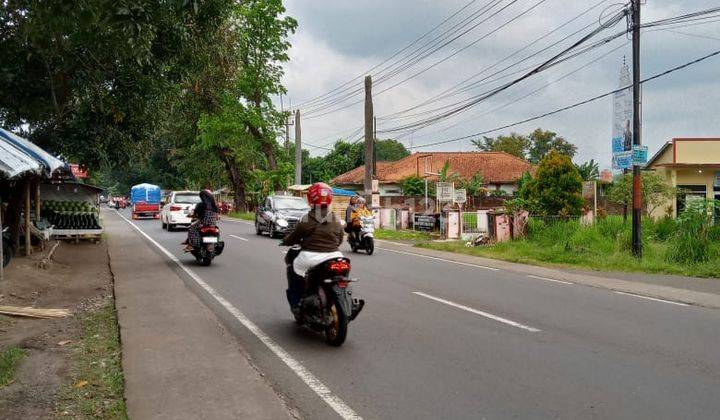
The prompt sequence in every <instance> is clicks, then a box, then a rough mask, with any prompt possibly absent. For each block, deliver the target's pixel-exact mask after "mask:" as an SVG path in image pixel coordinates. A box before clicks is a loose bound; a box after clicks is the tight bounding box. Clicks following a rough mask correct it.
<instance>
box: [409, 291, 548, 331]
mask: <svg viewBox="0 0 720 420" xmlns="http://www.w3.org/2000/svg"><path fill="white" fill-rule="evenodd" d="M413 293H414V294H416V295H418V296H422V297H424V298H427V299H431V300H434V301H436V302H440V303H444V304H446V305H450V306H453V307H455V308H458V309H462V310H463V311H468V312H472V313H474V314H476V315H480V316H484V317H485V318H490V319H492V320H495V321H498V322H502V323H503V324H507V325H512V326H513V327H517V328H520V329H523V330H526V331H530V332H541V331H542V330H539V329H537V328H533V327H528V326H527V325H523V324H520V323H518V322H515V321H511V320H509V319H506V318H503V317H499V316H497V315H493V314H491V313H488V312H483V311H479V310H477V309H474V308H471V307H469V306H465V305H461V304H459V303H455V302H451V301H449V300H445V299H443V298H439V297H436V296H432V295H428V294H426V293H423V292H413Z"/></svg>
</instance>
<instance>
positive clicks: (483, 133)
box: [414, 50, 720, 148]
mask: <svg viewBox="0 0 720 420" xmlns="http://www.w3.org/2000/svg"><path fill="white" fill-rule="evenodd" d="M718 55H720V50H717V51H715V52H712V53H710V54H707V55H705V56H702V57H700V58H697V59H695V60H693V61H689V62H687V63H685V64H682V65H679V66H676V67H673V68H671V69H668V70H666V71H664V72H662V73H658V74H656V75H654V76H651V77H648V78H646V79H643V80H641V81H640V83H641V84H644V83H647V82H650V81H653V80H655V79H659V78H661V77H664V76H667V75H669V74H671V73H675V72H677V71H680V70H683V69H685V68H688V67H690V66H693V65H695V64H698V63H700V62H702V61H705V60H707V59H709V58H712V57H715V56H718ZM630 87H632V85H628V86H624V87H622V88H619V89H615V90H613V91H610V92H606V93H603V94H602V95H598V96H594V97H592V98H589V99H585V100H583V101H580V102H576V103H574V104H572V105H568V106H566V107H563V108H559V109H556V110H554V111H551V112H546V113H544V114H541V115H536V116H534V117H530V118H527V119H524V120H522V121H518V122H514V123H512V124H506V125H503V126H501V127H496V128H493V129H490V130H485V131H480V132H478V133H473V134H470V135H467V136H462V137H456V138H452V139H448V140H442V141H437V142H433V143H427V144H422V145H419V146H414V147H415V148H425V147H432V146H438V145H441V144H447V143H452V142H456V141H460V140H467V139H469V138H473V137H478V136H482V135H485V134H490V133H493V132H495V131H500V130H504V129H507V128H512V127H515V126H518V125H521V124H525V123H528V122H532V121H536V120H539V119H542V118H545V117H549V116H551V115H555V114H559V113H561V112H564V111H568V110H570V109H573V108H577V107H579V106H582V105H586V104H589V103H591V102H595V101H597V100H600V99H603V98H607V97H608V96H611V95H614V94H615V93H618V92H622V91H624V90H626V89H628V88H630Z"/></svg>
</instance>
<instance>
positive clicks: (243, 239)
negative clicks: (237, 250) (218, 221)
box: [229, 235, 248, 242]
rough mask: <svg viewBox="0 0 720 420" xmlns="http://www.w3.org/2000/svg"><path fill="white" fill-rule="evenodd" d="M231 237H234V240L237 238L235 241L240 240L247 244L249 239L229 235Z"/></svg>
mask: <svg viewBox="0 0 720 420" xmlns="http://www.w3.org/2000/svg"><path fill="white" fill-rule="evenodd" d="M229 236H232V237H233V238H235V239H240V240H241V241H245V242H247V241H248V240H247V239H245V238H242V237H240V236H237V235H229Z"/></svg>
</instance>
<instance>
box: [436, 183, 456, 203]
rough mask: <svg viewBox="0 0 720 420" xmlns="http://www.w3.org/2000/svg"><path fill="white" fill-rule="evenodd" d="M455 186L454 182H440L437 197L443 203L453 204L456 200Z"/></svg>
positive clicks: (437, 187)
mask: <svg viewBox="0 0 720 420" xmlns="http://www.w3.org/2000/svg"><path fill="white" fill-rule="evenodd" d="M454 191H455V186H454V185H453V183H452V182H438V183H437V185H436V193H435V196H436V197H437V200H438V201H439V202H441V203H445V202H452V201H453V198H455V193H454Z"/></svg>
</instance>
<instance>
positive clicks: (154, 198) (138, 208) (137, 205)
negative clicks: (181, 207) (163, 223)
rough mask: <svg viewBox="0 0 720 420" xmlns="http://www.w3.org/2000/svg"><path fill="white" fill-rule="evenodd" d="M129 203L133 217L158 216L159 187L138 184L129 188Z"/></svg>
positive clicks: (149, 217)
mask: <svg viewBox="0 0 720 420" xmlns="http://www.w3.org/2000/svg"><path fill="white" fill-rule="evenodd" d="M130 203H131V205H132V218H133V219H159V218H160V187H158V186H157V185H153V184H138V185H135V186H133V187H132V188H131V189H130Z"/></svg>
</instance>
